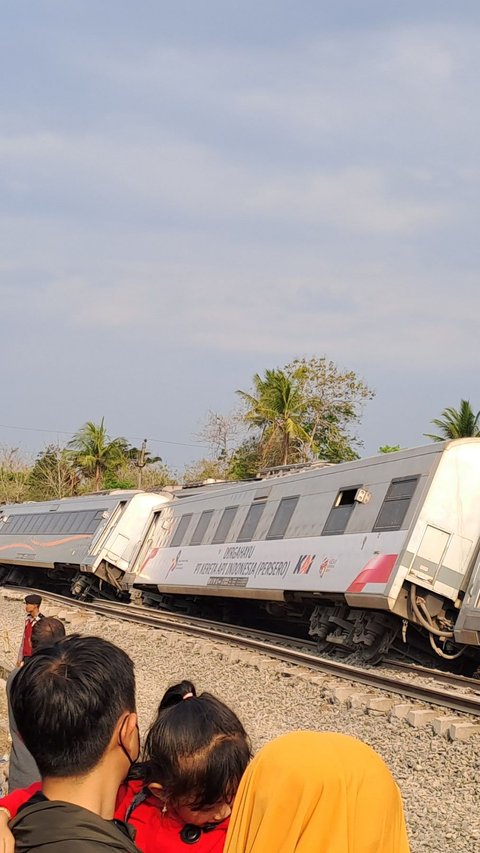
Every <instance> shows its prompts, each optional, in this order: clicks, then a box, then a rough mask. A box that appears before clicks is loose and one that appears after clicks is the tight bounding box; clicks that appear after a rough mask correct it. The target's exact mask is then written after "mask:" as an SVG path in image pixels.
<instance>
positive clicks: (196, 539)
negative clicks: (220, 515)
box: [189, 509, 213, 545]
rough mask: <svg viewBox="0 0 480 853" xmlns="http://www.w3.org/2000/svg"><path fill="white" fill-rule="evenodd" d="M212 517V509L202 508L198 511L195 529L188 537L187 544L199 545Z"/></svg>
mask: <svg viewBox="0 0 480 853" xmlns="http://www.w3.org/2000/svg"><path fill="white" fill-rule="evenodd" d="M212 517H213V509H204V510H203V512H202V513H200V518H199V519H198V521H197V523H196V525H195V530H194V531H193V533H192V538H191V539H190V542H189V545H201V544H202V542H203V540H204V538H205V534H206V532H207V530H208V528H209V525H210V522H211V520H212Z"/></svg>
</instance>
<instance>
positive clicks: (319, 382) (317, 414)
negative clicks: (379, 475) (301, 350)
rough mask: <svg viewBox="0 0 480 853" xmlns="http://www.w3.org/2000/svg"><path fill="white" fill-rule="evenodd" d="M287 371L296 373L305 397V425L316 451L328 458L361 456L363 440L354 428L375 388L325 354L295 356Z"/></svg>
mask: <svg viewBox="0 0 480 853" xmlns="http://www.w3.org/2000/svg"><path fill="white" fill-rule="evenodd" d="M285 372H286V373H287V375H289V376H290V375H295V376H296V377H297V381H298V383H299V387H300V389H301V393H302V395H303V397H304V399H305V403H306V419H305V423H304V426H305V429H306V431H307V432H308V433H309V435H310V436H311V440H312V445H313V446H315V447H316V448H317V452H316V454H315V455H316V456H317V457H318V458H320V459H325V460H327V461H328V462H348V461H350V460H352V459H358V453H357V448H360V447H361V446H362V442H361V441H360V440H359V438H358V437H357V436H356V435H355V433H353V432H352V430H353V429H354V427H355V426H356V425H357V424H358V423H359V422H360V419H361V416H362V414H363V408H364V405H365V404H366V403H367V402H368V401H369V400H371V399H372V398H373V397H374V396H375V392H374V391H373V390H372V389H371V388H369V386H368V385H367V384H366V383H365V382H364V381H363V379H360V377H359V376H357V374H356V373H355V372H354V371H353V370H342V369H341V368H339V367H338V366H337V365H336V364H335V363H334V362H333V361H330V360H329V359H327V358H325V357H324V356H323V357H321V358H319V357H317V356H313V357H312V358H310V359H305V358H304V359H295V360H294V361H292V362H291V363H290V364H287V365H286V367H285ZM307 449H308V446H307Z"/></svg>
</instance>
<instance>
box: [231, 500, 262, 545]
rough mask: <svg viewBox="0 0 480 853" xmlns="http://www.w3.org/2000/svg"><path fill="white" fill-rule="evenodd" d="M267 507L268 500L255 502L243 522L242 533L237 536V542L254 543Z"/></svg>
mask: <svg viewBox="0 0 480 853" xmlns="http://www.w3.org/2000/svg"><path fill="white" fill-rule="evenodd" d="M266 505H267V501H266V500H263V501H262V500H258V501H253V502H252V503H251V504H250V506H249V507H248V511H247V514H246V516H245V518H244V520H243V524H242V526H241V528H240V532H239V534H238V536H237V542H252V541H253V537H254V536H255V533H256V532H257V528H258V525H259V524H260V519H261V517H262V515H263V513H264V511H265V507H266Z"/></svg>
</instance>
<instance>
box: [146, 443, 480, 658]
mask: <svg viewBox="0 0 480 853" xmlns="http://www.w3.org/2000/svg"><path fill="white" fill-rule="evenodd" d="M479 551H480V440H478V439H465V440H459V441H454V442H448V443H439V444H431V445H429V446H427V447H420V448H416V449H413V450H407V451H402V452H399V453H394V454H388V455H382V456H379V457H374V458H370V459H361V460H358V461H355V462H350V463H345V464H340V465H333V466H324V467H319V466H317V465H315V464H314V465H312V466H311V467H310V468H307V469H304V470H302V471H296V470H295V469H286V470H285V471H284V472H283V475H282V474H279V475H276V476H272V477H268V476H267V477H265V478H264V479H262V480H256V481H251V482H245V483H241V484H223V485H222V486H218V488H215V487H214V486H213V487H211V489H210V490H209V491H208V492H203V491H202V489H199V490H198V491H197V492H196V493H195V492H193V493H190V494H188V496H185V497H183V498H181V499H178V500H176V499H174V500H172V501H170V502H167V503H165V504H164V505H163V506H162V507H158V508H157V509H156V510H155V511H154V513H153V515H152V518H151V521H150V525H149V530H148V534H147V537H146V541H145V543H144V545H143V547H142V548H141V549H140V551H139V553H138V556H137V558H136V560H135V561H134V562H133V565H132V571H133V573H134V575H135V581H134V586H135V588H137V589H138V590H141V591H142V594H143V595H144V597H145V600H146V601H147V602H149V603H152V602H153V601H154V600H155V601H157V602H158V603H159V604H160V606H164V607H170V608H172V609H182V610H186V611H190V612H195V609H196V612H201V611H202V607H203V608H204V607H205V605H206V603H207V599H209V600H210V601H214V602H215V603H216V604H217V607H223V609H224V613H225V615H227V616H228V614H229V613H232V612H234V611H235V610H238V609H239V608H247V607H252V606H255V607H257V608H262V609H263V610H264V611H266V612H267V613H269V614H273V615H276V616H277V617H279V618H280V619H284V620H285V621H286V622H287V621H288V620H291V619H300V618H304V617H305V615H306V616H307V617H308V619H309V632H310V634H311V635H312V636H313V637H317V638H318V641H319V644H320V647H322V648H325V647H329V646H342V647H344V648H346V649H349V650H356V651H362V652H363V654H364V656H365V657H367V658H370V659H372V660H375V659H377V658H379V657H380V656H381V655H383V654H384V653H385V651H386V650H387V649H388V648H389V646H390V645H391V644H392V642H393V641H394V640H395V639H396V641H397V642H398V641H399V640H400V641H401V640H403V641H404V642H406V643H407V642H408V643H411V642H416V639H418V638H419V637H423V638H424V640H428V642H429V644H430V646H431V649H432V650H433V651H434V652H435V654H437V655H439V656H441V657H444V658H448V659H452V658H455V657H458V656H460V655H461V654H462V653H463V652H464V651H466V652H467V653H468V654H470V655H472V656H474V657H476V656H477V654H478V651H479V647H480V555H479ZM286 631H287V628H285V632H286Z"/></svg>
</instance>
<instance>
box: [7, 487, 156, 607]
mask: <svg viewBox="0 0 480 853" xmlns="http://www.w3.org/2000/svg"><path fill="white" fill-rule="evenodd" d="M167 500H169V498H168V497H167V496H164V495H160V494H148V493H143V492H136V491H131V492H127V491H112V492H107V493H104V494H95V495H86V496H84V497H80V498H63V499H62V500H56V501H45V502H32V503H26V504H11V505H4V506H0V580H4V581H7V580H8V581H10V582H16V583H25V582H26V583H29V584H31V585H41V584H42V581H44V580H45V579H48V580H49V581H50V582H51V583H53V584H57V585H60V584H61V585H62V586H67V587H69V588H70V589H71V591H72V592H73V594H74V595H75V596H76V597H79V598H81V597H84V596H85V595H87V594H98V593H99V592H102V593H103V594H106V595H108V596H109V597H111V596H114V595H117V594H122V593H127V592H128V589H129V587H130V583H131V581H132V580H133V576H131V575H130V574H129V572H130V566H131V564H132V563H133V562H134V560H135V558H136V556H137V553H138V551H139V549H140V548H141V546H142V544H143V542H144V540H145V534H146V529H147V528H148V524H149V521H150V515H151V513H152V511H153V509H154V508H155V507H158V506H159V505H161V504H162V503H165V502H166V501H167Z"/></svg>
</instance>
